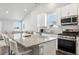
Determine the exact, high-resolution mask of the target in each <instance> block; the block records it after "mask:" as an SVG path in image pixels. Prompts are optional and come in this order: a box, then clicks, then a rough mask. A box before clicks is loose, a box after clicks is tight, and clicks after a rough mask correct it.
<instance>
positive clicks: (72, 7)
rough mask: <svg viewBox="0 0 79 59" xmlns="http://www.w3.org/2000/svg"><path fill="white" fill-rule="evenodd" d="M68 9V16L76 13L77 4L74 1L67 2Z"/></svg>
mask: <svg viewBox="0 0 79 59" xmlns="http://www.w3.org/2000/svg"><path fill="white" fill-rule="evenodd" d="M68 11H69V16H72V15H77V14H78V10H77V4H75V3H73V4H69V5H68Z"/></svg>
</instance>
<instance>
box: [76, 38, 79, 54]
mask: <svg viewBox="0 0 79 59" xmlns="http://www.w3.org/2000/svg"><path fill="white" fill-rule="evenodd" d="M76 54H78V55H79V37H77V41H76Z"/></svg>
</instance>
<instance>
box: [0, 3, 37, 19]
mask: <svg viewBox="0 0 79 59" xmlns="http://www.w3.org/2000/svg"><path fill="white" fill-rule="evenodd" d="M36 5H37V4H34V3H0V20H5V19H7V20H21V19H22V18H23V17H24V16H25V15H27V14H28V13H29V12H31V10H33V8H34V7H36ZM24 9H27V10H26V11H24ZM6 11H8V14H7V13H6Z"/></svg>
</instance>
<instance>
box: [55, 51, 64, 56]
mask: <svg viewBox="0 0 79 59" xmlns="http://www.w3.org/2000/svg"><path fill="white" fill-rule="evenodd" d="M56 55H65V54H64V53H62V52H60V51H56Z"/></svg>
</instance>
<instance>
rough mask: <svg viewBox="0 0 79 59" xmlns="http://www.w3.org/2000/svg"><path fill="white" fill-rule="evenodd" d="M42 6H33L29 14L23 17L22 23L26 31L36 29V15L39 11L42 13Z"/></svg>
mask: <svg viewBox="0 0 79 59" xmlns="http://www.w3.org/2000/svg"><path fill="white" fill-rule="evenodd" d="M43 7H44V6H38V7H37V8H35V9H34V10H33V11H32V12H31V14H29V15H28V16H27V17H26V18H25V19H24V24H25V30H27V31H38V27H37V23H38V21H37V20H38V15H40V14H41V13H42V14H44V13H45V12H44V10H42V9H43Z"/></svg>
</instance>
